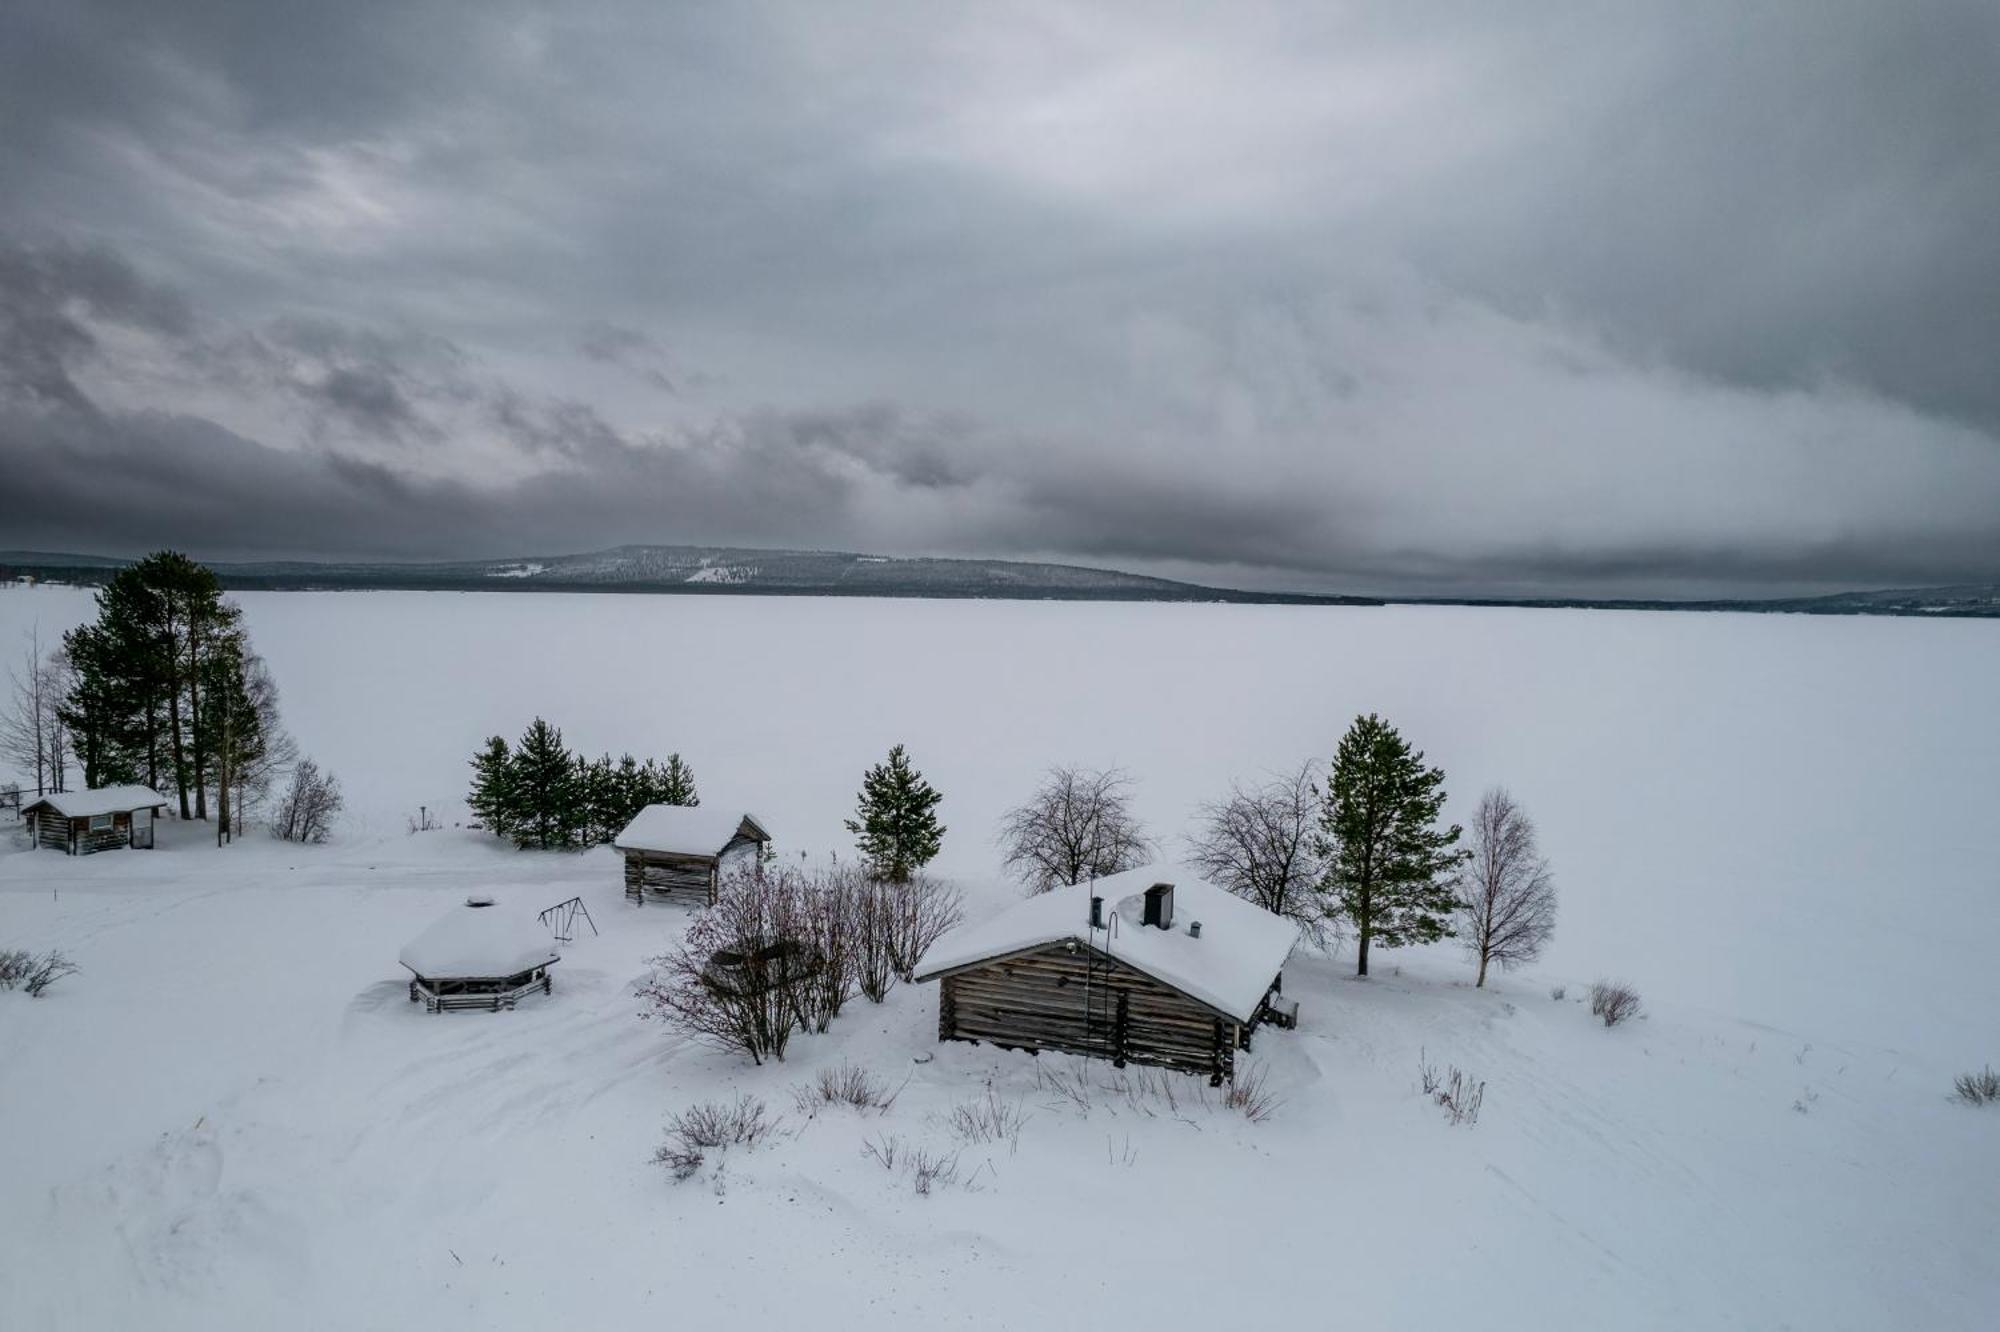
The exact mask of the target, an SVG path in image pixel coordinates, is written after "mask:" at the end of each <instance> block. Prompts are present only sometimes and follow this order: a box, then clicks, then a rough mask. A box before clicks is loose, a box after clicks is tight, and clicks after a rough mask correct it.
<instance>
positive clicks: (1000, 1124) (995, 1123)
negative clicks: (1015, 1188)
mask: <svg viewBox="0 0 2000 1332" xmlns="http://www.w3.org/2000/svg"><path fill="white" fill-rule="evenodd" d="M1030 1118H1032V1116H1029V1115H1025V1114H1023V1113H1022V1112H1021V1106H1020V1103H1019V1102H1015V1103H1013V1104H1009V1103H1008V1102H1006V1101H1003V1100H1001V1099H1000V1094H999V1093H998V1092H996V1091H995V1090H994V1089H993V1087H992V1084H990V1083H989V1084H988V1085H987V1088H986V1095H984V1096H982V1097H974V1098H973V1099H971V1100H968V1101H960V1102H959V1103H958V1104H957V1105H955V1106H953V1107H952V1108H951V1113H950V1115H949V1116H947V1117H946V1120H945V1124H946V1127H948V1128H950V1130H951V1131H952V1134H953V1136H955V1137H956V1138H958V1139H959V1141H961V1142H968V1143H971V1142H1004V1143H1006V1144H1007V1150H1008V1151H1009V1152H1010V1153H1011V1152H1015V1151H1019V1150H1020V1147H1021V1128H1022V1126H1023V1125H1025V1124H1026V1123H1027V1122H1028V1120H1029V1119H1030Z"/></svg>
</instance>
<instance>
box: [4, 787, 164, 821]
mask: <svg viewBox="0 0 2000 1332" xmlns="http://www.w3.org/2000/svg"><path fill="white" fill-rule="evenodd" d="M166 803H167V798H166V797H165V796H163V795H161V794H160V793H159V792H158V791H155V790H154V789H153V788H152V787H150V786H99V787H95V788H93V789H92V790H89V791H52V792H50V793H49V794H48V795H45V796H43V797H42V798H41V799H39V800H33V801H30V802H29V803H27V804H26V805H23V806H22V807H21V812H22V813H23V814H25V813H27V812H28V811H29V810H31V809H36V808H38V807H40V806H43V805H46V806H48V807H49V808H50V809H52V810H54V811H55V812H56V813H58V814H60V815H62V816H63V817H64V818H66V819H84V818H90V817H91V816H93V815H97V814H129V813H131V812H132V811H133V810H136V809H151V808H153V807H154V806H155V805H164V804H166Z"/></svg>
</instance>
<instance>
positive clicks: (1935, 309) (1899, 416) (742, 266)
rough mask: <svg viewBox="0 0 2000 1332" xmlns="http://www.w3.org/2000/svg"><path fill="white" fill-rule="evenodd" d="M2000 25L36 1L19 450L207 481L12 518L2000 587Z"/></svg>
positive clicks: (1, 317) (1367, 577)
mask: <svg viewBox="0 0 2000 1332" xmlns="http://www.w3.org/2000/svg"><path fill="white" fill-rule="evenodd" d="M1995 49H2000V15H1997V14H1996V12H1995V11H1994V9H1993V7H1991V6H1990V5H1981V4H1963V3H1922V4H1917V5H1911V6H1894V7H1890V6H1881V5H1872V4H1860V3H1845V2H1844V0H1843V2H1840V3H1818V2H1817V0H1815V2H1814V3H1805V2H1804V0H1801V2H1800V3H1797V4H1789V5H1786V4H1780V5H1774V6H1764V7H1761V8H1760V9H1758V10H1757V11H1755V13H1754V14H1746V13H1745V12H1744V11H1743V10H1742V9H1741V7H1740V6H1733V5H1732V6H1724V5H1709V4H1703V3H1696V4H1677V5H1659V6H1643V7H1619V8H1618V9H1617V10H1615V11H1610V10H1604V9H1602V7H1597V6H1570V5H1555V4H1547V5H1529V6H1508V7H1505V8H1504V10H1503V9H1494V8H1492V7H1487V6H1470V5H1457V4H1431V5H1417V6H1350V7H1343V8H1340V9H1329V8H1327V7H1323V6H1297V7H1289V6H1285V7H1260V6H1246V7H1232V8H1231V9H1230V10H1228V11H1227V13H1226V14H1223V13H1220V12H1218V13H1217V14H1214V15H1210V16H1207V17H1203V16H1201V15H1199V14H1196V13H1193V12H1190V11H1175V12H1168V11H1164V10H1162V9H1160V8H1159V7H1155V6H1146V7H1143V8H1138V9H1133V10H1130V11H1125V12H1120V11H1118V10H1116V9H1111V8H1105V7H1101V6H1092V7H1073V8H1054V7H1035V6H1031V7H1027V8H1023V9H1016V10H1010V11H1007V12H1006V13H1004V14H1002V13H1000V12H998V11H985V10H977V9H973V10H965V11H957V12H946V11H940V10H938V9H937V8H935V7H931V6H913V7H910V8H907V9H888V10H883V9H877V10H873V11H871V21H869V22H867V23H861V22H859V21H857V20H856V19H855V18H854V16H853V15H851V14H847V15H842V14H837V13H835V12H833V11H828V10H825V9H822V8H820V7H806V6H802V7H765V6H733V7H728V8H726V9H722V10H715V11H706V12H700V13H689V12H684V11H680V10H678V9H675V10H664V9H660V8H659V7H653V6H638V5H632V6H627V7H623V8H619V7H591V8H589V9H588V11H587V12H586V11H583V10H565V11H564V12H563V14H562V15H561V16H552V15H550V14H548V13H547V12H545V11H543V10H540V9H538V8H533V7H527V6H514V5H509V4H481V5H472V4H469V3H460V4H410V5H395V6H381V7H341V6H304V5H300V6H291V5H285V4H259V5H249V4H247V3H246V4H242V5H231V4H226V3H224V4H216V5H205V6H200V7H188V6H172V7H162V6H156V5H132V6H119V5H108V4H64V5H53V4H49V5H40V4H34V3H30V4H24V5H20V6H12V7H10V8H9V11H8V13H7V15H6V16H5V17H4V18H0V118H4V120H5V122H6V123H7V124H8V125H9V126H10V132H9V133H8V134H7V135H6V136H0V168H4V171H0V174H4V175H5V177H6V178H7V179H8V180H9V181H10V183H11V184H10V188H9V190H7V191H5V192H4V193H0V236H8V237H11V238H12V242H11V243H10V244H9V245H8V246H7V247H6V249H5V250H4V251H0V300H4V301H5V304H6V308H5V310H4V311H0V362H4V363H3V364H0V385H4V386H5V389H6V396H7V406H6V411H5V417H4V419H0V451H4V456H0V465H6V466H9V467H12V466H13V465H15V464H17V463H20V462H25V461H29V460H35V461H44V460H47V459H49V458H52V457H70V458H73V459H78V460H80V459H82V458H85V457H89V458H93V459H98V460H100V461H101V462H103V464H104V465H105V466H107V467H116V468H119V469H122V474H123V475H124V476H126V477H128V478H136V477H140V476H144V477H146V478H147V479H148V480H149V481H150V482H151V483H152V484H151V485H150V487H142V486H140V485H139V484H137V483H136V481H134V482H131V483H130V484H125V483H121V484H120V485H119V486H117V487H106V488H104V489H102V490H99V491H96V492H91V491H89V490H88V489H87V488H84V487H81V486H79V487H78V489H77V493H76V494H75V495H74V496H73V497H71V501H70V502H69V503H68V504H67V505H65V504H63V503H59V502H57V500H56V498H55V497H53V496H51V497H49V498H48V499H46V500H45V501H43V502H40V503H36V504H29V503H27V502H26V501H24V500H23V499H21V498H20V497H19V496H10V497H9V498H7V499H5V500H0V523H4V525H5V527H6V529H7V530H8V532H9V533H10V540H9V542H8V544H26V543H28V540H29V534H31V533H32V534H34V535H33V542H34V544H42V545H50V544H53V545H61V546H71V547H111V548H120V549H129V548H132V547H133V546H134V545H143V544H147V543H149V542H151V541H154V540H175V541H180V542H184V543H193V544H200V543H201V542H202V541H211V542H215V543H226V544H227V545H228V546H229V547H230V553H249V552H251V551H260V552H269V553H284V552H287V551H293V552H299V553H319V554H338V553H381V554H439V555H451V554H460V553H475V552H478V553H513V552H518V551H519V550H521V549H523V548H525V547H535V548H554V547H570V548H578V547H584V546H590V545H595V544H603V543H607V542H609V541H613V540H663V541H668V540H728V541H771V542H781V543H786V544H801V543H810V544H842V545H852V546H862V547H868V548H882V549H892V550H927V551H938V552H941V553H954V552H965V553H1002V554H1004V553H1035V554H1056V555H1064V554H1067V555H1073V556H1079V557H1089V558H1092V559H1098V560H1103V561H1107V562H1116V563H1124V564H1144V565H1147V566H1149V567H1159V568H1163V569H1172V570H1174V571H1177V572H1184V573H1200V572H1202V571H1204V570H1209V571H1214V572H1216V573H1218V574H1225V575H1227V576H1233V577H1243V578H1248V579H1253V580H1256V581H1262V582H1272V581H1279V582H1300V581H1304V582H1312V583H1319V584H1325V585H1335V584H1339V585H1348V586H1357V587H1362V586H1380V587H1395V586H1414V587H1432V588H1440V589H1442V588H1452V589H1459V588H1463V587H1468V586H1493V587H1501V586H1506V587H1510V588H1524V589H1529V588H1531V589H1537V590H1583V591H1618V590H1627V589H1635V588H1645V589H1649V590H1651V589H1668V590H1675V589H1679V590H1690V591H1706V590H1727V589H1730V588H1744V589H1749V588H1761V587H1770V586H1778V585H1786V586H1792V585H1797V586H1805V585H1832V584H1843V583H1870V582H1909V581H1952V580H1958V579H1966V578H1992V577H2000V555H1997V554H1996V549H1995V547H1996V543H2000V535H1996V533H2000V517H1996V515H2000V441H1996V438H1995V436H1996V432H2000V376H1995V375H1994V374H1993V373H1992V372H1991V367H1992V366H1994V365H1996V364H2000V302H1996V301H1993V300H1991V299H1990V298H1989V294H1990V293H1991V292H1992V291H1995V290H2000V245H1996V243H1995V242H1994V240H1993V238H1992V236H1991V234H1990V233H1991V226H1990V219H1991V218H1992V217H1993V216H1996V215H2000V134H1997V133H1996V126H2000V91H1997V90H1996V88H1995V85H1994V82H1993V80H1991V79H1990V78H1989V77H1987V75H1988V72H1989V64H1990V60H1989V57H1990V53H1991V52H1992V51H1994V50H1995ZM223 458H227V459H229V460H231V461H230V463H229V466H228V468H227V469H225V470H227V471H228V472H229V475H228V476H227V477H226V478H225V477H219V476H216V477H211V476H209V475H208V472H207V465H209V464H214V463H216V462H217V461H218V460H220V459H223ZM225 494H226V495H227V496H229V497H231V498H233V499H234V500H235V501H236V502H237V506H240V510H241V511H240V512H239V511H238V507H237V506H232V505H231V504H228V503H224V502H223V500H222V498H221V496H223V495H225ZM218 553H219V552H218Z"/></svg>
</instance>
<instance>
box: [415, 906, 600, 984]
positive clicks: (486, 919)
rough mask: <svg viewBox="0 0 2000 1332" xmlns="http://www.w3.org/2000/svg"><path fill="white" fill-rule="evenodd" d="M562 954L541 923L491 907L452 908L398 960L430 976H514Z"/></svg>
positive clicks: (557, 958) (531, 969)
mask: <svg viewBox="0 0 2000 1332" xmlns="http://www.w3.org/2000/svg"><path fill="white" fill-rule="evenodd" d="M561 957H562V954H561V953H558V952H557V951H556V947H555V942H554V940H552V939H551V938H550V937H549V932H548V929H547V928H546V927H545V926H543V925H542V923H541V921H539V920H537V919H535V918H533V917H529V918H527V919H523V918H522V917H520V916H517V915H515V914H514V913H513V912H512V911H510V910H508V909H507V908H506V907H504V906H498V905H495V906H485V907H478V906H461V907H454V908H452V909H451V910H450V911H449V912H447V913H446V914H444V915H443V916H440V917H439V918H438V919H437V921H436V922H435V923H434V924H432V925H431V927H430V928H429V929H427V930H425V931H424V932H423V933H422V934H419V935H418V936H417V937H416V938H414V939H412V940H410V942H409V944H408V945H406V946H405V947H404V949H403V952H402V954H401V957H400V958H399V960H400V961H401V962H402V964H403V965H404V966H405V967H408V968H409V969H410V970H411V971H412V972H415V973H416V974H417V975H419V976H422V977H425V978H426V979H430V978H435V977H454V978H469V977H488V976H518V975H520V974H521V973H522V972H524V971H533V970H534V969H535V968H536V967H545V966H548V965H549V964H550V963H551V962H556V961H559V960H561Z"/></svg>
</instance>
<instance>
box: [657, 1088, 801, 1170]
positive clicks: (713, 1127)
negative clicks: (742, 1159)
mask: <svg viewBox="0 0 2000 1332" xmlns="http://www.w3.org/2000/svg"><path fill="white" fill-rule="evenodd" d="M778 1124H779V1121H777V1120H775V1119H769V1118H766V1117H765V1113H764V1103H763V1102H762V1101H760V1100H757V1099H756V1098H755V1097H752V1096H747V1095H746V1096H738V1097H737V1098H736V1099H735V1100H734V1101H733V1102H724V1101H704V1102H702V1103H701V1104H700V1105H695V1106H690V1107H688V1108H687V1109H686V1110H683V1111H682V1112H681V1113H680V1114H678V1115H675V1116H674V1117H673V1119H672V1120H670V1121H669V1122H668V1124H667V1140H666V1141H665V1142H663V1143H661V1144H660V1146H659V1147H658V1148H657V1149H656V1150H655V1151H654V1152H653V1164H655V1165H661V1166H665V1167H666V1168H667V1169H668V1170H670V1171H672V1172H673V1176H674V1178H675V1179H677V1180H683V1179H687V1178H688V1177H689V1176H691V1175H693V1174H694V1173H695V1172H696V1171H698V1170H700V1169H701V1167H702V1163H703V1162H704V1161H706V1160H707V1159H708V1153H709V1152H712V1151H722V1150H726V1149H728V1148H730V1147H746V1148H747V1147H755V1146H756V1145H757V1144H758V1143H760V1142H762V1141H763V1140H764V1139H765V1138H767V1137H769V1136H770V1135H771V1134H772V1133H774V1132H776V1131H777V1129H778Z"/></svg>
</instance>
